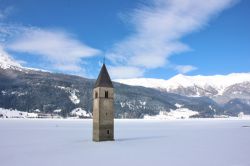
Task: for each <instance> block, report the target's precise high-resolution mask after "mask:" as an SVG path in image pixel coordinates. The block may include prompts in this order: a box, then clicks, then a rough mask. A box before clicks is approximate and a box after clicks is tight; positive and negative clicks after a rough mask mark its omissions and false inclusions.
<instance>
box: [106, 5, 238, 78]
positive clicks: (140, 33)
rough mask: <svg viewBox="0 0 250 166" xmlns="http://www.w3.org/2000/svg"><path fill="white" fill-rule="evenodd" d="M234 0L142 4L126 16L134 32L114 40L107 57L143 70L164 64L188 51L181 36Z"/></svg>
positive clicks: (199, 25) (190, 31)
mask: <svg viewBox="0 0 250 166" xmlns="http://www.w3.org/2000/svg"><path fill="white" fill-rule="evenodd" d="M235 2H236V0H207V1H201V0H152V1H151V3H150V5H147V6H145V5H142V6H140V7H139V8H137V9H135V10H134V11H133V12H132V13H131V14H130V15H129V17H128V22H130V23H131V24H132V25H133V26H134V28H135V31H134V33H133V34H131V35H130V36H128V37H126V38H125V39H123V40H122V41H120V42H118V43H116V44H115V45H114V47H113V48H112V49H111V50H110V51H109V52H108V53H107V58H109V59H110V60H111V61H112V62H113V64H115V65H116V66H117V65H121V66H126V65H128V66H133V67H140V69H142V70H145V69H152V68H158V67H163V66H165V65H166V64H167V62H168V58H169V57H170V56H171V55H174V54H177V53H181V52H183V51H187V50H189V47H188V46H187V45H186V44H184V43H182V42H181V40H180V39H181V38H182V37H184V36H185V35H187V34H189V33H192V32H194V31H197V30H199V29H201V28H202V27H204V26H205V25H206V24H207V23H208V21H209V20H210V19H211V18H212V17H213V16H215V15H217V14H219V13H220V12H221V11H223V10H224V9H226V8H228V7H230V6H231V5H233V4H234V3H235ZM123 19H124V17H123ZM179 68H180V67H179ZM182 68H183V71H188V69H191V68H190V66H189V67H187V66H186V67H182ZM184 68H185V70H184ZM126 76H128V75H126ZM131 77H133V73H132V75H131Z"/></svg>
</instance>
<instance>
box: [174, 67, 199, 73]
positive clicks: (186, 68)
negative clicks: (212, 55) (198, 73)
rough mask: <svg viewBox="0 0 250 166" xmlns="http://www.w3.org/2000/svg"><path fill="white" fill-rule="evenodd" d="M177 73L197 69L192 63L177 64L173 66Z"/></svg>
mask: <svg viewBox="0 0 250 166" xmlns="http://www.w3.org/2000/svg"><path fill="white" fill-rule="evenodd" d="M174 68H175V70H177V71H178V72H179V73H182V74H185V73H188V72H191V71H194V70H196V69H197V67H195V66H192V65H177V66H175V67H174Z"/></svg>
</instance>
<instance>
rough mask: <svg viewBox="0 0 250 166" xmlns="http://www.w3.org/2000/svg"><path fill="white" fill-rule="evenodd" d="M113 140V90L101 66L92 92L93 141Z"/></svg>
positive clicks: (105, 70)
mask: <svg viewBox="0 0 250 166" xmlns="http://www.w3.org/2000/svg"><path fill="white" fill-rule="evenodd" d="M111 140H114V88H113V84H112V81H111V79H110V77H109V74H108V71H107V68H106V66H105V64H103V66H102V69H101V71H100V73H99V76H98V78H97V80H96V83H95V87H94V90H93V141H111Z"/></svg>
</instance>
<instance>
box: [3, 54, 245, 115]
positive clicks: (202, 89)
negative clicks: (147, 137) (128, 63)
mask: <svg viewBox="0 0 250 166" xmlns="http://www.w3.org/2000/svg"><path fill="white" fill-rule="evenodd" d="M249 80H250V74H249V73H245V74H244V73H242V74H230V75H228V76H209V77H206V76H193V77H191V76H184V75H177V76H175V77H173V78H171V79H169V80H159V79H144V78H141V79H130V80H117V81H118V82H121V83H126V84H129V85H140V86H145V87H138V86H128V85H123V84H119V83H114V86H115V89H116V98H115V103H114V106H115V109H116V114H115V117H116V118H143V117H144V116H145V115H148V116H156V115H159V113H160V112H161V113H163V114H164V117H165V116H168V117H180V118H185V117H187V116H191V117H215V116H220V115H228V116H237V115H238V114H239V113H240V112H242V113H244V114H250V82H249ZM94 82H95V80H93V79H87V78H82V77H78V76H71V75H65V74H58V73H52V72H47V71H46V72H44V71H43V70H38V69H30V68H26V67H22V66H21V65H20V64H19V63H18V62H16V61H15V60H13V59H12V58H11V57H10V56H8V54H7V53H4V52H3V51H1V49H0V108H5V109H7V110H18V111H24V112H29V113H30V112H35V113H36V112H39V113H40V114H44V113H50V114H53V115H54V114H58V115H60V116H64V117H66V116H72V110H84V111H85V112H86V113H91V110H92V89H93V86H94ZM146 87H150V88H146ZM152 88H154V89H152ZM168 92H171V93H168ZM174 93H176V94H174ZM212 99H213V100H212ZM218 101H219V102H218ZM218 103H219V104H218ZM221 103H223V104H221ZM176 104H178V105H181V107H180V108H179V107H178V106H177V105H176ZM5 112H6V111H5ZM5 112H4V113H2V117H3V116H5V114H6V113H5ZM73 112H74V111H73ZM76 112H77V114H75V115H76V116H78V115H79V116H85V114H84V112H82V111H76ZM168 112H169V113H168ZM197 112H198V114H197ZM11 113H13V112H11ZM6 116H7V115H6ZM15 116H16V115H15ZM0 117H1V114H0Z"/></svg>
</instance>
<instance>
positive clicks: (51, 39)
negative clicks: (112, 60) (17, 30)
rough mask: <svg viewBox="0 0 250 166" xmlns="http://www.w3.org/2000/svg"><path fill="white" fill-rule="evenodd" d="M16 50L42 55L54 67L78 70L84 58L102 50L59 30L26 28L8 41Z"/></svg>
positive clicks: (9, 45)
mask: <svg viewBox="0 0 250 166" xmlns="http://www.w3.org/2000/svg"><path fill="white" fill-rule="evenodd" d="M7 48H8V49H10V50H12V51H16V52H23V53H29V54H31V55H40V56H42V57H43V58H44V59H45V60H46V61H48V62H49V64H50V66H51V68H52V69H55V70H59V71H72V72H77V71H80V70H81V63H82V58H88V57H93V56H96V55H98V54H100V51H99V50H97V49H94V48H91V47H89V46H87V45H86V44H84V43H82V42H80V41H79V40H77V39H76V38H74V36H73V35H71V34H69V33H67V32H64V31H58V30H48V29H37V28H24V29H22V33H21V34H20V35H17V36H15V37H14V39H13V40H12V41H10V42H9V43H8V47H7Z"/></svg>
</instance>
